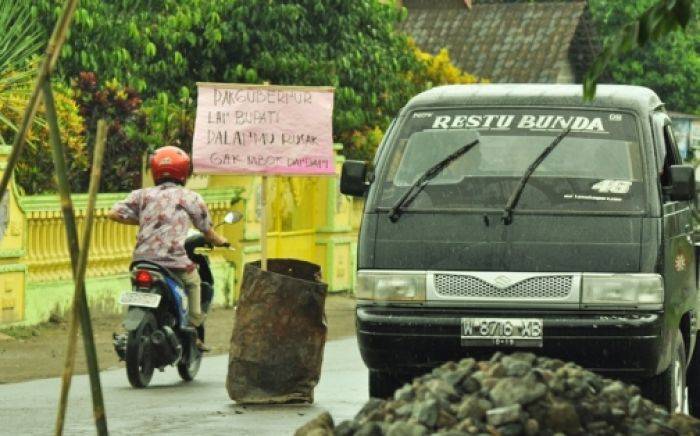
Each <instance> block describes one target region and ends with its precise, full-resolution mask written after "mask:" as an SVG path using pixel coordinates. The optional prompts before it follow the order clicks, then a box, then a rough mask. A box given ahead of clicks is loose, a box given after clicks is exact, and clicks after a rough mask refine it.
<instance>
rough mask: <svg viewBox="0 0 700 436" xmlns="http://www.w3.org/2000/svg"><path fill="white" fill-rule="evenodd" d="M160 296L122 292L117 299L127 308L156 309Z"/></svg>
mask: <svg viewBox="0 0 700 436" xmlns="http://www.w3.org/2000/svg"><path fill="white" fill-rule="evenodd" d="M160 297H161V296H160V294H149V293H146V292H124V293H123V294H122V295H121V296H120V297H119V302H120V303H121V304H125V305H127V306H139V307H151V308H156V307H158V304H159V303H160Z"/></svg>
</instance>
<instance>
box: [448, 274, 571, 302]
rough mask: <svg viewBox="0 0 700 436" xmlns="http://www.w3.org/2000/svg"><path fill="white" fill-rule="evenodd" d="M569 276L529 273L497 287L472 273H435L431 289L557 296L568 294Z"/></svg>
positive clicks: (476, 294)
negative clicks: (536, 275) (513, 281)
mask: <svg viewBox="0 0 700 436" xmlns="http://www.w3.org/2000/svg"><path fill="white" fill-rule="evenodd" d="M497 280H498V279H497ZM572 280H573V278H572V276H568V275H561V276H539V277H530V278H527V279H525V280H521V281H519V282H517V283H513V284H512V285H510V286H505V287H503V288H501V287H498V286H495V285H492V284H491V283H489V282H487V281H485V280H482V279H480V278H478V277H474V276H469V275H457V274H435V291H436V292H437V293H438V295H440V296H443V297H466V298H540V299H541V298H544V299H559V298H566V297H568V296H569V294H570V293H571V281H572Z"/></svg>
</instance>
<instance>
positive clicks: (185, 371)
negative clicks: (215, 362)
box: [177, 341, 202, 381]
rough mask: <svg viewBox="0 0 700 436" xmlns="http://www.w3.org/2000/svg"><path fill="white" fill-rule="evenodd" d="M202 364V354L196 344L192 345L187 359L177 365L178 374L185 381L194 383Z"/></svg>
mask: <svg viewBox="0 0 700 436" xmlns="http://www.w3.org/2000/svg"><path fill="white" fill-rule="evenodd" d="M190 342H191V341H190ZM201 364H202V353H201V352H200V351H199V350H198V349H197V346H196V345H195V344H190V350H189V352H188V353H187V359H182V360H181V361H180V363H178V364H177V372H178V373H179V374H180V377H181V378H182V379H183V380H184V381H192V380H194V378H195V376H196V375H197V373H198V372H199V366H200V365H201Z"/></svg>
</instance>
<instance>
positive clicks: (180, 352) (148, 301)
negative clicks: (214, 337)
mask: <svg viewBox="0 0 700 436" xmlns="http://www.w3.org/2000/svg"><path fill="white" fill-rule="evenodd" d="M241 218H242V215H241V214H240V213H237V212H229V213H228V214H226V216H225V217H224V222H223V223H220V224H218V225H222V224H234V223H236V222H238V221H240V220H241ZM218 225H217V227H218ZM207 246H209V244H208V243H207V241H206V240H205V239H204V236H203V235H201V234H200V233H195V234H192V235H191V236H189V237H188V238H187V239H186V240H185V251H186V252H187V256H188V257H189V258H190V259H191V260H192V262H194V264H195V265H196V266H197V271H198V273H199V276H200V279H201V308H202V313H207V312H208V311H209V307H210V305H211V301H212V299H213V297H214V276H213V275H212V272H211V268H210V267H209V259H208V258H207V256H206V255H205V254H206V252H207V250H206V248H205V247H207ZM209 251H210V250H209ZM129 269H130V271H131V286H132V289H131V291H130V292H125V293H123V294H122V295H121V296H120V300H119V301H120V303H121V304H122V305H125V306H127V312H126V315H125V317H124V322H123V323H122V324H123V326H124V328H125V330H126V333H122V334H119V335H118V334H116V333H115V334H114V342H113V344H114V350H115V351H116V353H117V355H118V356H119V359H120V360H123V361H125V362H126V374H127V377H128V379H129V383H130V384H131V386H133V387H135V388H143V387H146V386H148V384H149V383H150V381H151V378H152V377H153V372H154V370H155V369H156V368H158V369H159V370H160V371H163V370H164V369H165V367H166V366H168V365H175V366H177V371H178V373H179V374H180V377H181V378H182V379H183V380H185V381H191V380H193V379H194V378H195V376H196V375H197V372H198V371H199V366H200V364H201V362H202V352H201V351H200V350H199V348H198V347H197V338H199V339H201V340H202V341H203V340H204V335H205V329H204V325H201V326H199V327H197V328H194V327H192V326H190V325H189V324H188V316H187V315H188V300H187V294H186V292H185V288H184V286H183V284H182V283H181V282H180V280H178V279H177V278H176V277H175V276H173V274H172V273H171V272H170V271H168V269H167V268H164V267H162V266H160V265H157V264H155V263H153V262H147V261H136V262H133V263H132V264H131V266H130V268H129Z"/></svg>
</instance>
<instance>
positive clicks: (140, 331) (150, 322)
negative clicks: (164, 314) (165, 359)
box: [125, 312, 157, 388]
mask: <svg viewBox="0 0 700 436" xmlns="http://www.w3.org/2000/svg"><path fill="white" fill-rule="evenodd" d="M156 327H157V326H156V319H155V317H154V316H153V314H152V313H151V312H148V313H146V315H145V316H144V317H143V319H142V320H141V323H140V324H139V326H138V327H136V329H134V330H132V331H130V332H129V335H128V336H127V338H126V359H125V360H126V375H127V377H128V378H129V383H130V384H131V386H133V387H135V388H145V387H146V386H148V384H149V383H150V382H151V378H152V377H153V370H154V369H155V367H154V364H153V361H154V357H155V356H153V348H152V347H151V334H152V333H153V332H154V331H155V330H156Z"/></svg>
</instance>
